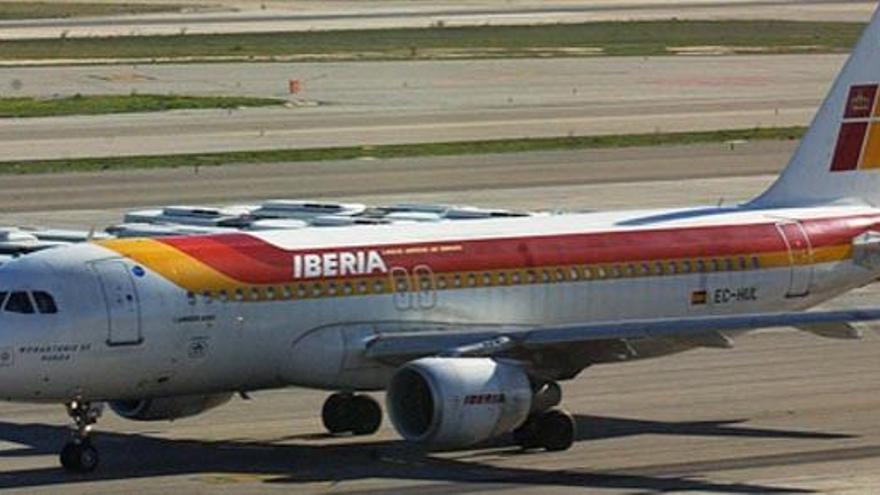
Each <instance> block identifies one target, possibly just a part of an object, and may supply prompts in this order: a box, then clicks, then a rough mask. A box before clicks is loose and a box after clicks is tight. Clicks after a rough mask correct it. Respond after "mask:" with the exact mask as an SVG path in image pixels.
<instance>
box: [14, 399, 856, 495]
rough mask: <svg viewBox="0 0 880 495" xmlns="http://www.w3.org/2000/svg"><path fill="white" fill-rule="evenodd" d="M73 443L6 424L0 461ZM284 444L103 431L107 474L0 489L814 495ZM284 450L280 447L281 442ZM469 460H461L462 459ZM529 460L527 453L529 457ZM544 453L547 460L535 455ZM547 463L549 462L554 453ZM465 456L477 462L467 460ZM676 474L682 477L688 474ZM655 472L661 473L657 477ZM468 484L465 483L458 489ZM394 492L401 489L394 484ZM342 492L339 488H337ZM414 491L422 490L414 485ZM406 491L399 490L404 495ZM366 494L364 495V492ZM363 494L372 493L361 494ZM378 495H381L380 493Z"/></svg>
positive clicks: (716, 427) (654, 425)
mask: <svg viewBox="0 0 880 495" xmlns="http://www.w3.org/2000/svg"><path fill="white" fill-rule="evenodd" d="M576 418H577V421H578V423H579V425H578V426H579V428H580V431H581V434H580V435H579V438H578V441H589V440H597V439H603V438H604V439H608V438H617V437H623V436H630V435H641V434H655V433H659V434H669V435H711V436H746V437H757V438H780V439H799V438H809V439H829V440H830V439H839V438H847V437H848V436H847V435H839V434H830V433H805V432H797V431H785V430H765V429H759V428H745V427H741V426H738V424H739V423H740V422H742V420H733V421H706V422H682V423H678V422H672V423H665V422H659V421H644V420H633V419H626V418H611V417H601V416H586V415H581V416H577V417H576ZM67 438H68V429H67V428H66V427H64V426H56V425H47V424H17V423H10V422H3V421H0V441H7V442H14V443H16V444H21V445H23V447H22V448H20V449H12V450H7V451H3V452H0V459H3V458H7V459H9V458H15V457H26V456H36V455H55V454H56V453H57V452H58V451H59V450H60V448H61V446H62V444H63V443H64V442H65V441H66V440H67ZM293 438H298V439H297V440H294V441H293V442H295V443H290V442H291V440H290V439H289V438H279V439H277V440H276V441H269V442H255V441H249V440H224V441H198V440H172V439H162V438H155V437H151V436H148V435H144V434H122V433H113V432H106V431H99V432H98V433H97V434H96V436H95V440H94V441H95V444H96V446H98V448H99V449H100V452H101V458H102V459H101V463H102V464H101V467H100V469H99V470H98V472H96V473H92V474H89V475H70V474H67V473H64V472H63V471H62V470H61V469H60V468H56V467H54V466H53V467H47V468H36V469H24V470H17V471H5V472H2V471H0V489H5V488H22V487H40V486H52V485H59V484H63V483H70V482H85V481H89V482H92V481H101V480H125V479H138V478H149V477H155V476H171V475H194V474H195V475H197V474H204V475H217V474H223V473H230V474H233V473H234V474H251V475H256V476H259V479H261V480H262V481H263V482H265V483H276V484H278V483H290V484H295V483H307V482H335V483H339V482H345V481H354V480H360V479H366V478H373V479H376V478H380V479H382V478H384V479H389V480H398V481H400V480H408V481H412V482H424V481H431V482H435V483H434V484H432V485H431V489H430V491H431V493H432V494H433V493H450V494H452V493H463V492H466V491H468V489H469V488H468V485H470V486H471V488H470V489H480V490H486V489H491V488H494V487H496V486H497V487H499V489H503V488H510V487H513V486H567V487H578V488H597V489H598V488H606V489H611V488H617V489H628V490H638V491H642V492H645V493H652V492H665V491H705V492H713V493H737V494H748V493H810V491H808V490H800V489H793V488H786V487H776V486H767V485H758V484H748V483H724V482H713V481H711V480H706V479H703V478H701V477H697V476H680V475H675V474H671V473H663V472H653V473H651V474H645V473H644V472H641V473H640V472H626V471H614V472H599V471H597V472H591V471H589V470H577V471H571V470H559V469H553V468H549V469H539V468H532V467H499V466H494V465H492V464H490V463H487V462H485V460H483V461H480V460H478V459H476V457H478V456H484V457H485V456H487V455H488V456H492V455H496V456H497V455H499V454H500V455H514V454H522V451H521V450H520V449H519V448H518V447H515V446H514V445H512V443H511V441H510V439H502V440H500V441H496V442H493V443H492V444H487V445H486V446H484V447H483V451H482V453H481V454H470V453H468V454H465V455H464V456H462V457H460V458H452V459H450V458H449V457H448V456H439V455H430V454H428V453H426V452H424V451H422V450H420V449H419V448H417V447H415V446H412V445H410V444H407V443H405V442H402V441H362V442H356V443H349V442H346V443H335V444H333V443H331V444H326V443H323V444H320V445H318V444H316V442H317V441H320V440H321V439H324V440H327V437H326V436H321V435H312V436H307V437H303V436H300V437H293ZM282 442H283V443H282ZM463 454H464V453H463ZM523 455H527V454H523ZM534 455H541V454H534ZM548 455H550V454H548ZM468 457H471V458H470V459H468ZM680 467H681V466H678V468H679V472H682V471H681V469H680ZM654 471H657V470H656V469H655V470H654ZM462 483H463V484H465V485H462ZM395 486H396V488H395V490H396V491H401V489H400V487H399V486H398V485H395ZM341 488H342V487H338V489H341ZM410 489H411V490H412V491H423V490H424V486H423V485H421V486H416V485H413V486H412V487H411V488H410ZM406 490H407V489H406V488H403V491H406ZM358 493H362V492H358ZM363 493H369V491H365V492H363ZM377 493H378V491H377Z"/></svg>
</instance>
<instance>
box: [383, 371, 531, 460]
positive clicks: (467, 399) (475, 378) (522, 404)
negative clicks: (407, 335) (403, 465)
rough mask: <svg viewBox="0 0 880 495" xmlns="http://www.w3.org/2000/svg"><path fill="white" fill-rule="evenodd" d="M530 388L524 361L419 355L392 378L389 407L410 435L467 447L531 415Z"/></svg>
mask: <svg viewBox="0 0 880 495" xmlns="http://www.w3.org/2000/svg"><path fill="white" fill-rule="evenodd" d="M531 402H532V388H531V384H530V383H529V378H528V376H527V375H526V372H525V370H523V368H522V367H521V366H518V365H516V364H512V363H506V362H503V361H496V360H494V359H489V358H442V357H429V358H422V359H417V360H415V361H411V362H409V363H407V364H405V365H403V366H402V367H401V368H400V369H399V370H398V371H397V373H395V374H394V376H393V378H392V379H391V384H390V385H389V386H388V394H387V396H386V407H387V409H388V415H389V416H390V418H391V422H392V423H393V424H394V427H395V428H396V429H397V432H398V433H400V435H401V436H402V437H403V438H405V439H406V440H409V441H412V442H417V443H422V444H426V445H429V446H431V447H434V448H441V449H452V448H460V447H467V446H469V445H473V444H475V443H479V442H482V441H483V440H488V439H490V438H493V437H496V436H499V435H503V434H505V433H507V432H509V431H512V430H513V429H514V428H516V427H518V426H519V425H521V424H522V423H523V422H524V421H525V420H526V418H527V417H528V415H529V411H530V409H531Z"/></svg>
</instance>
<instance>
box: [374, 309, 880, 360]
mask: <svg viewBox="0 0 880 495" xmlns="http://www.w3.org/2000/svg"><path fill="white" fill-rule="evenodd" d="M877 320H880V309H876V308H863V309H847V310H836V311H809V312H789V313H754V314H745V315H728V316H700V317H691V318H660V319H645V320H624V321H612V322H599V323H586V324H572V325H560V326H548V327H513V326H511V327H473V328H472V329H468V330H461V329H458V330H441V331H437V330H431V331H426V332H418V331H415V332H399V333H384V334H379V335H376V336H375V337H373V338H372V340H371V341H370V342H369V343H368V344H367V357H369V358H374V359H390V358H400V357H404V356H427V355H433V354H441V353H450V352H455V350H456V349H459V348H468V347H469V346H474V345H480V344H481V343H484V342H486V343H489V342H492V341H496V340H497V339H499V338H501V337H504V338H505V342H506V344H505V345H504V346H501V347H499V348H503V349H507V348H510V347H511V346H512V347H519V348H536V347H542V346H548V345H560V344H567V343H579V342H590V341H602V340H606V341H607V340H626V339H638V338H672V339H685V340H687V339H696V340H697V341H701V342H711V343H714V344H716V346H721V347H727V344H728V342H727V340H729V339H727V337H726V336H725V339H724V342H722V341H720V340H718V339H717V335H723V333H722V332H725V331H743V330H755V329H760V328H770V327H798V328H802V329H806V328H811V329H824V330H827V329H829V328H838V329H839V328H840V325H841V324H847V323H857V322H867V321H877ZM813 332H814V333H818V332H816V331H815V330H813ZM707 334H716V335H709V337H707ZM820 334H821V333H820ZM507 339H509V341H508V340H507ZM707 339H708V340H707ZM486 347H487V348H491V345H489V346H486Z"/></svg>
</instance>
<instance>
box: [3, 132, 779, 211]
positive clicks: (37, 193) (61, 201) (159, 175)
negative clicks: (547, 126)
mask: <svg viewBox="0 0 880 495" xmlns="http://www.w3.org/2000/svg"><path fill="white" fill-rule="evenodd" d="M795 146H796V142H794V141H759V142H753V143H738V144H733V145H731V144H722V143H718V144H704V145H691V146H668V147H658V148H628V149H607V150H573V151H547V152H532V153H513V154H490V155H465V156H449V157H422V158H399V159H392V160H355V161H327V162H302V163H281V164H271V165H241V166H233V165H230V166H221V167H201V168H198V169H196V168H191V167H180V168H172V169H153V170H135V171H103V172H89V173H70V174H48V175H19V176H15V175H11V176H3V177H2V180H0V211H2V212H3V213H2V214H0V224H10V223H13V224H15V223H28V224H34V223H38V224H44V225H48V224H57V223H64V224H67V225H70V224H71V222H72V221H75V220H77V219H76V214H74V215H73V216H71V211H88V210H91V211H95V212H103V214H99V216H97V217H96V216H92V215H87V214H84V213H83V214H82V216H83V220H84V221H85V223H82V222H80V223H77V224H76V225H78V226H81V227H91V226H95V225H103V224H105V223H109V222H113V221H117V220H118V218H120V215H119V212H120V210H121V209H123V208H126V207H139V206H156V205H163V204H173V203H180V202H187V203H198V204H222V203H230V202H237V203H248V202H252V201H257V200H260V199H266V198H270V197H310V198H333V199H345V198H347V199H358V200H360V199H366V200H368V201H369V202H375V201H380V200H386V201H389V200H390V201H400V202H405V201H410V200H412V201H415V200H419V201H421V200H428V199H430V200H431V201H437V200H440V199H442V198H446V199H448V200H454V201H474V202H477V203H480V204H484V205H486V204H488V205H492V206H500V207H528V208H537V209H555V208H559V209H570V208H598V207H618V206H619V205H609V204H608V203H607V202H608V201H609V200H614V199H615V198H618V199H622V197H621V196H619V195H617V194H616V193H614V192H613V191H616V190H618V189H619V188H621V187H630V186H632V185H633V184H643V185H644V184H647V185H650V187H651V188H655V186H656V185H658V184H670V183H671V184H674V183H675V182H676V181H680V180H686V179H687V180H696V179H699V178H703V179H707V180H710V181H724V180H725V179H724V178H727V179H726V180H728V181H731V182H732V183H734V182H736V181H743V180H744V181H754V180H755V177H756V176H758V177H764V176H765V174H773V173H775V172H777V171H778V170H780V169H781V168H782V166H784V165H785V163H786V162H787V160H788V157H789V155H790V154H791V151H792V150H793V149H794V147H795ZM585 187H586V188H591V189H593V190H594V191H592V192H589V193H588V194H584V195H583V197H581V198H578V197H577V193H576V191H578V190H579V189H583V188H585ZM517 190H523V191H544V190H556V191H558V192H557V193H555V194H545V193H540V194H528V195H521V196H519V197H517V196H516V195H513V193H512V191H517ZM563 191H571V193H570V194H564V193H563ZM731 192H733V191H731ZM727 197H728V199H732V198H733V197H732V196H727ZM431 198H433V199H431ZM719 198H720V196H711V197H710V198H709V200H708V201H710V202H712V203H715V202H716V201H718V199H719ZM511 200H513V201H511ZM692 200H697V198H692ZM643 203H645V204H648V205H651V206H659V205H666V204H669V198H668V197H666V196H665V195H663V194H660V193H659V189H658V190H656V192H655V194H652V195H651V197H646V198H643ZM673 204H674V203H673ZM633 206H635V205H633Z"/></svg>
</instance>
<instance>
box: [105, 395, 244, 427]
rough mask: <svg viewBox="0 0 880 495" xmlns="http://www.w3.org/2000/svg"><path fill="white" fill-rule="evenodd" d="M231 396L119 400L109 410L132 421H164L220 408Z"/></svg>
mask: <svg viewBox="0 0 880 495" xmlns="http://www.w3.org/2000/svg"><path fill="white" fill-rule="evenodd" d="M230 399H232V394H213V395H183V396H180V397H159V398H155V399H140V400H119V401H113V402H110V403H109V405H110V409H112V410H113V412H115V413H116V414H118V415H120V416H122V417H123V418H125V419H130V420H133V421H166V420H174V419H179V418H187V417H190V416H195V415H197V414H201V413H203V412H205V411H208V410H210V409H214V408H215V407H220V406H222V405H223V404H226V403H227V402H229V400H230Z"/></svg>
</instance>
